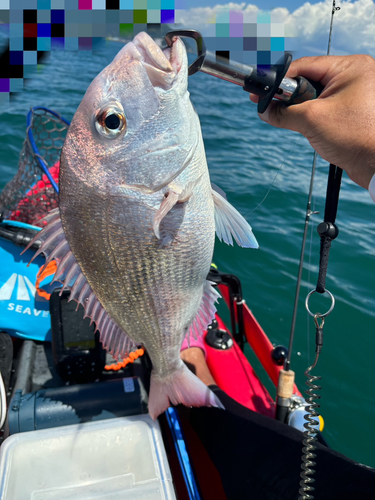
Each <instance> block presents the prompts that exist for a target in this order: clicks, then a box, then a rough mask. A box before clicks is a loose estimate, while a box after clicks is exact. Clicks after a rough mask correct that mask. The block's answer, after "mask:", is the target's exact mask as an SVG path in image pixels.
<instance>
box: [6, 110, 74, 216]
mask: <svg viewBox="0 0 375 500" xmlns="http://www.w3.org/2000/svg"><path fill="white" fill-rule="evenodd" d="M55 115H57V116H55ZM67 129H68V124H67V123H65V121H64V120H63V119H62V118H61V117H60V115H58V114H57V113H55V114H54V112H52V111H50V110H47V109H43V108H34V109H33V110H32V117H31V125H30V130H31V134H29V133H28V130H29V129H27V131H26V139H25V142H24V143H23V148H22V151H21V154H20V159H19V164H18V171H17V173H16V175H15V176H14V177H13V179H12V180H11V181H10V182H8V184H7V185H6V186H5V188H4V189H3V192H2V193H1V195H0V213H1V214H2V216H3V217H4V218H5V219H11V220H17V221H20V222H26V223H28V224H35V223H36V222H38V220H40V219H41V218H42V217H44V216H45V215H46V214H47V213H48V212H49V211H50V210H52V209H54V208H56V207H57V206H58V194H57V193H56V191H55V189H54V188H53V186H52V184H51V182H50V180H49V179H48V177H47V175H46V174H45V173H44V172H43V169H42V167H41V166H40V163H39V162H42V163H43V164H44V165H45V166H46V167H47V169H48V170H49V172H50V174H51V177H52V178H53V180H54V181H55V182H56V184H57V183H58V177H59V168H60V161H59V160H60V154H61V149H62V146H63V143H64V140H65V136H66V131H67ZM29 135H31V138H30V137H29ZM33 141H34V144H33Z"/></svg>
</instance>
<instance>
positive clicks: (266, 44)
mask: <svg viewBox="0 0 375 500" xmlns="http://www.w3.org/2000/svg"><path fill="white" fill-rule="evenodd" d="M257 50H267V51H270V50H271V39H270V38H268V37H259V36H258V37H257Z"/></svg>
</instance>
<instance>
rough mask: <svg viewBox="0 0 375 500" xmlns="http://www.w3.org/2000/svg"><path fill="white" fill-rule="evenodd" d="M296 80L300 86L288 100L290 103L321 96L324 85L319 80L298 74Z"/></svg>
mask: <svg viewBox="0 0 375 500" xmlns="http://www.w3.org/2000/svg"><path fill="white" fill-rule="evenodd" d="M295 80H296V81H297V83H298V86H297V88H296V90H295V91H294V93H293V95H292V97H291V98H290V101H288V105H289V104H299V103H301V102H305V101H311V100H312V99H316V98H317V97H319V96H320V94H321V93H322V91H323V88H324V87H323V85H322V84H321V83H319V82H312V81H311V80H307V78H304V77H303V76H297V77H296V78H295Z"/></svg>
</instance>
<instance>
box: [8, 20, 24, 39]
mask: <svg viewBox="0 0 375 500" xmlns="http://www.w3.org/2000/svg"><path fill="white" fill-rule="evenodd" d="M22 35H23V24H22V23H14V24H12V23H11V24H10V25H9V37H11V38H12V37H13V36H22Z"/></svg>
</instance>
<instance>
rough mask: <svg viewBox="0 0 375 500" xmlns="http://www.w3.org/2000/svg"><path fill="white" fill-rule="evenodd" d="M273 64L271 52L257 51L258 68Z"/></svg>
mask: <svg viewBox="0 0 375 500" xmlns="http://www.w3.org/2000/svg"><path fill="white" fill-rule="evenodd" d="M270 64H271V52H270V51H266V50H265V51H257V65H258V66H270Z"/></svg>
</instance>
